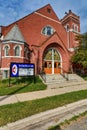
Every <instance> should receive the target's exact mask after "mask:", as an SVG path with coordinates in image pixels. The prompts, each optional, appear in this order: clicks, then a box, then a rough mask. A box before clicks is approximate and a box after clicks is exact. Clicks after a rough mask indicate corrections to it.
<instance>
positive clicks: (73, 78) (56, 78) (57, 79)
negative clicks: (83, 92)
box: [45, 74, 84, 84]
mask: <svg viewBox="0 0 87 130" xmlns="http://www.w3.org/2000/svg"><path fill="white" fill-rule="evenodd" d="M65 77H66V78H65ZM65 77H64V76H62V75H61V74H53V75H52V74H47V75H45V79H46V80H45V83H46V84H55V83H63V82H81V81H84V79H83V78H81V77H80V76H78V75H77V74H68V75H67V74H66V75H65Z"/></svg>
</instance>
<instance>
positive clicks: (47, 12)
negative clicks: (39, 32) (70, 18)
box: [35, 4, 59, 21]
mask: <svg viewBox="0 0 87 130" xmlns="http://www.w3.org/2000/svg"><path fill="white" fill-rule="evenodd" d="M35 12H38V13H40V14H42V15H45V16H47V17H50V18H52V19H55V20H57V21H59V18H58V17H57V15H56V13H55V12H54V10H53V8H52V7H51V5H50V4H48V5H46V6H44V7H42V8H40V9H38V10H36V11H35Z"/></svg>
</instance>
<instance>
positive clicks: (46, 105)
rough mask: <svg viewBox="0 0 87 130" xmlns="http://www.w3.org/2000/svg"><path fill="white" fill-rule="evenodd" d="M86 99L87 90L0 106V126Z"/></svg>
mask: <svg viewBox="0 0 87 130" xmlns="http://www.w3.org/2000/svg"><path fill="white" fill-rule="evenodd" d="M86 98H87V90H82V91H78V92H71V93H66V94H62V95H58V96H52V97H47V98H43V99H37V100H32V101H26V102H18V103H15V104H10V105H4V106H0V126H3V125H6V124H7V123H10V122H14V121H17V120H19V119H23V118H25V117H28V116H31V115H34V114H36V113H40V112H43V111H46V110H50V109H53V108H57V107H60V106H63V105H65V104H69V103H72V102H75V101H78V100H81V99H86Z"/></svg>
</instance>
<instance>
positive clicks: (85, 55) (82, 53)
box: [72, 33, 87, 68]
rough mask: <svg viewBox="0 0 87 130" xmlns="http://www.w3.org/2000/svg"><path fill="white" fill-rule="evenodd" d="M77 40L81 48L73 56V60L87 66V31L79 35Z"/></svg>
mask: <svg viewBox="0 0 87 130" xmlns="http://www.w3.org/2000/svg"><path fill="white" fill-rule="evenodd" d="M76 40H77V41H78V42H79V48H78V50H77V51H76V53H75V55H74V56H73V57H72V62H73V63H78V64H81V65H82V66H83V67H84V68H87V33H85V34H82V35H77V37H76Z"/></svg>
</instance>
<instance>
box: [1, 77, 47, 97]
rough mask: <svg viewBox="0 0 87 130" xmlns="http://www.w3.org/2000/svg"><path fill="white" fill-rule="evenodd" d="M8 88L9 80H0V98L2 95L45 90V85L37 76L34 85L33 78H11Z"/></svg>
mask: <svg viewBox="0 0 87 130" xmlns="http://www.w3.org/2000/svg"><path fill="white" fill-rule="evenodd" d="M10 84H11V85H10V87H9V86H8V85H9V80H8V79H5V80H1V81H0V96H2V95H11V94H15V93H24V92H31V91H39V90H44V89H46V87H47V85H45V84H43V83H42V81H41V79H40V78H39V77H38V76H37V77H36V78H35V83H34V80H33V77H25V78H20V79H19V78H11V79H10Z"/></svg>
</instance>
